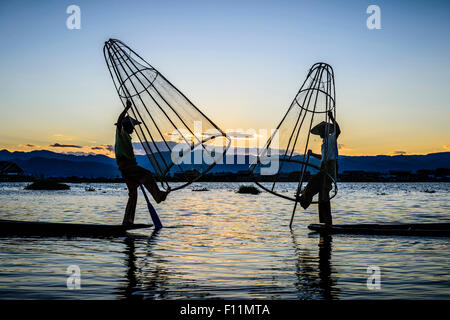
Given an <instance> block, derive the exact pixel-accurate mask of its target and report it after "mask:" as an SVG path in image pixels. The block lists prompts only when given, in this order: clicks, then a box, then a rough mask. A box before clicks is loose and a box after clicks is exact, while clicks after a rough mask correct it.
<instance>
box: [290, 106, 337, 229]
mask: <svg viewBox="0 0 450 320" xmlns="http://www.w3.org/2000/svg"><path fill="white" fill-rule="evenodd" d="M328 116H329V118H330V120H331V122H332V123H329V122H325V121H322V122H321V123H319V124H318V125H316V126H315V127H314V128H312V129H311V133H312V134H316V135H319V136H320V137H321V138H322V147H321V154H316V153H313V152H312V151H311V150H308V153H309V155H310V156H313V157H314V158H317V159H319V160H321V162H320V171H319V172H318V173H316V174H315V175H313V176H312V177H311V178H310V179H309V181H308V184H307V185H306V187H305V189H303V191H302V194H301V196H300V197H299V198H298V201H299V202H300V205H301V206H302V208H303V209H306V208H308V207H309V205H310V204H311V202H312V199H313V197H314V195H316V194H317V193H319V218H320V220H321V221H320V222H324V223H326V224H331V223H332V221H331V212H330V208H329V206H330V201H329V192H330V191H331V189H332V183H333V180H332V178H333V179H336V176H337V155H338V149H337V138H338V137H339V135H340V134H341V129H340V128H339V125H338V124H337V122H336V120H335V119H334V117H333V113H332V112H331V111H328ZM324 206H325V208H324Z"/></svg>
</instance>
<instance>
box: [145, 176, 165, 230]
mask: <svg viewBox="0 0 450 320" xmlns="http://www.w3.org/2000/svg"><path fill="white" fill-rule="evenodd" d="M139 187H141V190H142V193H143V194H144V197H145V201H147V207H148V212H150V217H151V218H152V220H153V224H154V225H155V229H161V228H162V227H163V225H162V223H161V220H159V217H158V214H157V213H156V210H155V208H153V206H152V204H151V203H150V200H149V199H148V197H147V194H146V193H145V190H144V187H143V186H142V184H140V185H139Z"/></svg>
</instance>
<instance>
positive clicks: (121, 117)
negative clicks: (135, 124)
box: [117, 100, 131, 129]
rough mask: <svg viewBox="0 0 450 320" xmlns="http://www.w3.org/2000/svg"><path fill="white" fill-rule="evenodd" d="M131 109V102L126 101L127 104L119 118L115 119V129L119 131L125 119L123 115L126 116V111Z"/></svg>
mask: <svg viewBox="0 0 450 320" xmlns="http://www.w3.org/2000/svg"><path fill="white" fill-rule="evenodd" d="M130 108H131V101H130V100H127V104H126V107H125V109H124V110H123V111H122V113H121V114H120V115H119V118H117V127H118V128H119V129H120V128H122V120H123V118H125V115H126V114H127V112H128V110H129V109H130Z"/></svg>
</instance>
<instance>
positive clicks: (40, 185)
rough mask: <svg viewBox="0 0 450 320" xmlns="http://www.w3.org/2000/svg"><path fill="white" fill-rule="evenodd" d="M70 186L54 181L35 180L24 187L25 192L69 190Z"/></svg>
mask: <svg viewBox="0 0 450 320" xmlns="http://www.w3.org/2000/svg"><path fill="white" fill-rule="evenodd" d="M69 189H70V186H68V185H67V184H64V183H59V182H56V181H54V180H37V181H35V182H33V183H32V184H29V185H27V186H26V187H25V190H69Z"/></svg>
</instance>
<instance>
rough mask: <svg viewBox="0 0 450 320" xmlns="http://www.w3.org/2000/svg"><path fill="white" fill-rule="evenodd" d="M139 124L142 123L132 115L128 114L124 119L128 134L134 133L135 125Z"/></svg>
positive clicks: (124, 126)
mask: <svg viewBox="0 0 450 320" xmlns="http://www.w3.org/2000/svg"><path fill="white" fill-rule="evenodd" d="M138 124H141V123H140V122H139V121H137V120H136V119H133V118H132V117H130V116H126V117H125V118H123V120H122V127H123V128H124V130H125V131H126V132H127V133H128V134H132V133H133V131H134V126H136V125H138Z"/></svg>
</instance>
